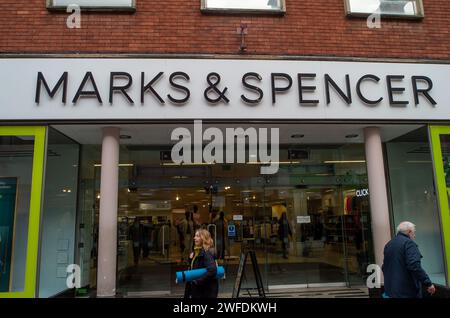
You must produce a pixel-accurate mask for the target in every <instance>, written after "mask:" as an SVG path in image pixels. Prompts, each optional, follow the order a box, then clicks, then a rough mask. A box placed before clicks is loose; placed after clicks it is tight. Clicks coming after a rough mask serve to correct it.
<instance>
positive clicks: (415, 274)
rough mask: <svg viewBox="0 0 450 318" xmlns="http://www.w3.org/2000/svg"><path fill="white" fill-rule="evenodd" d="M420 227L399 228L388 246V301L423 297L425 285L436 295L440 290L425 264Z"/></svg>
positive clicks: (406, 225) (385, 267) (404, 225)
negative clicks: (420, 244) (417, 231)
mask: <svg viewBox="0 0 450 318" xmlns="http://www.w3.org/2000/svg"><path fill="white" fill-rule="evenodd" d="M415 239H416V226H415V225H414V224H413V223H411V222H408V221H405V222H401V223H400V224H399V226H398V227H397V235H396V236H395V237H394V238H393V239H392V240H391V241H389V242H388V243H387V244H386V246H385V247H384V261H383V266H382V270H383V274H384V294H383V297H386V298H422V286H425V288H426V291H427V292H428V293H429V294H430V295H433V294H434V293H435V292H436V288H435V287H434V285H433V283H432V282H431V280H430V278H429V277H428V275H427V273H426V272H425V271H424V269H423V268H422V265H421V259H422V255H421V254H420V252H419V248H418V245H417V244H416V243H415V242H414V240H415Z"/></svg>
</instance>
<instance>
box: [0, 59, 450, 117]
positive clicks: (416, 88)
mask: <svg viewBox="0 0 450 318" xmlns="http://www.w3.org/2000/svg"><path fill="white" fill-rule="evenodd" d="M449 83H450V65H438V64H408V63H368V62H330V61H288V60H219V59H214V60H210V59H88V58H79V59H75V58H47V59H44V58H42V59H35V58H11V59H8V58H5V59H0V105H1V106H2V107H0V118H1V120H3V121H6V120H30V121H31V120H44V121H45V120H55V121H59V120H96V121H102V120H151V119H222V120H223V119H254V120H256V119H270V120H276V119H289V120H296V119H298V120H304V119H317V120H340V119H352V120H397V121H398V120H404V121H408V120H421V121H424V120H433V119H434V120H449V119H450V107H448V105H449V102H450V84H449Z"/></svg>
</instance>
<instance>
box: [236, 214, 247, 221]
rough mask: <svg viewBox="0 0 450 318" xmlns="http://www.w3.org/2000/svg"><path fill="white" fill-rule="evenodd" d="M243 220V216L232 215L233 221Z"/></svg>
mask: <svg viewBox="0 0 450 318" xmlns="http://www.w3.org/2000/svg"><path fill="white" fill-rule="evenodd" d="M243 219H244V216H243V215H240V214H238V215H233V220H234V221H242V220H243Z"/></svg>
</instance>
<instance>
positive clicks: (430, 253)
mask: <svg viewBox="0 0 450 318" xmlns="http://www.w3.org/2000/svg"><path fill="white" fill-rule="evenodd" d="M386 151H387V163H388V167H389V182H390V192H391V204H392V212H393V224H392V228H393V231H395V228H396V226H397V225H398V224H399V223H400V222H402V221H410V222H412V223H414V224H416V226H417V235H416V242H417V244H418V245H419V249H420V252H421V253H422V255H423V259H422V266H423V267H424V269H425V271H426V272H427V273H428V274H429V275H430V278H431V280H432V281H433V282H434V283H438V284H443V285H445V274H444V261H443V248H442V240H441V229H440V224H439V208H438V205H437V198H436V191H437V189H436V188H435V186H434V181H433V175H434V173H433V164H432V160H431V153H430V144H429V141H428V136H427V129H426V127H422V128H420V129H418V130H415V131H413V132H411V133H409V134H406V135H404V136H402V137H399V138H397V139H395V140H392V141H390V142H388V143H386Z"/></svg>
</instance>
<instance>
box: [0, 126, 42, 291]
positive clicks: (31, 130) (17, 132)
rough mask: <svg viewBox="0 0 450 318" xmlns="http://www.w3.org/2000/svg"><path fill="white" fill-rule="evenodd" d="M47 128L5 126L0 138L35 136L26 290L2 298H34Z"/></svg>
mask: <svg viewBox="0 0 450 318" xmlns="http://www.w3.org/2000/svg"><path fill="white" fill-rule="evenodd" d="M46 130H47V128H46V127H38V126H26V127H20V126H3V127H0V136H34V153H33V172H32V181H31V199H30V216H29V223H28V243H27V260H26V268H25V288H24V290H23V291H21V292H7V293H0V298H33V297H35V289H36V271H37V261H38V246H39V222H40V221H39V219H40V212H41V200H42V183H43V175H44V160H45V136H46Z"/></svg>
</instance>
